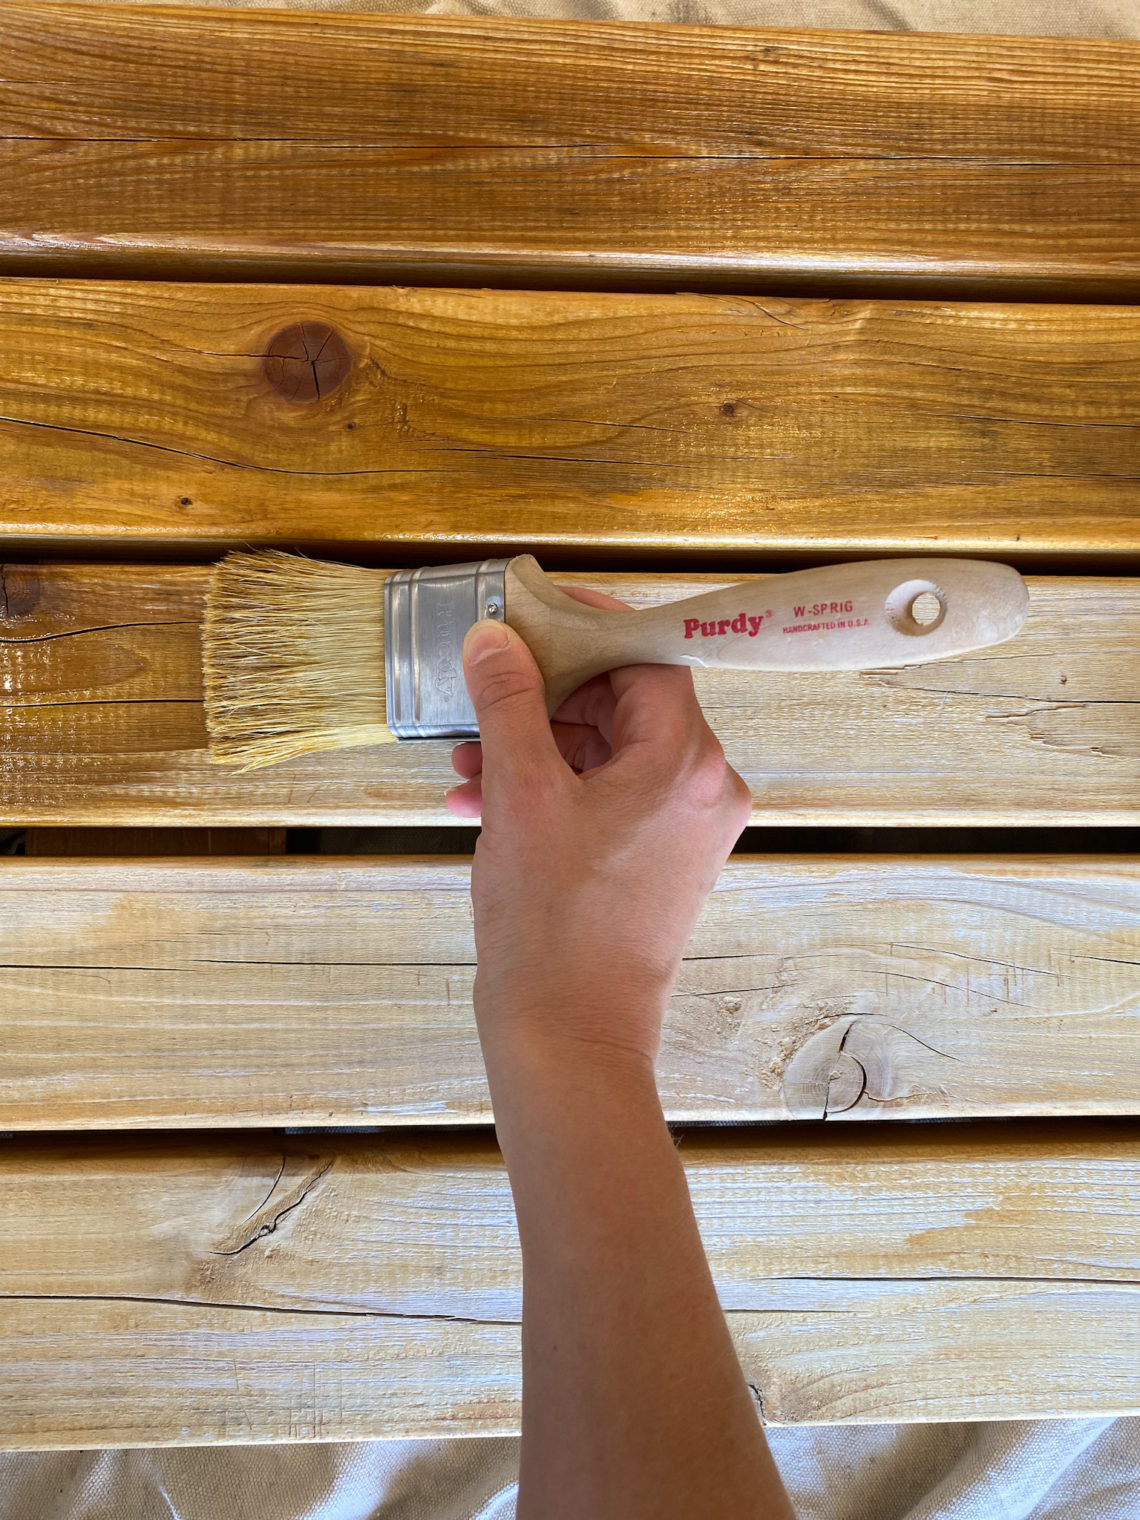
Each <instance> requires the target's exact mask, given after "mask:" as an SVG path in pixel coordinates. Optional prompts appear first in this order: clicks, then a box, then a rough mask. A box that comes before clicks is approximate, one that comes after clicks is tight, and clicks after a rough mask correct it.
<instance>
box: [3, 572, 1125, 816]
mask: <svg viewBox="0 0 1140 1520" xmlns="http://www.w3.org/2000/svg"><path fill="white" fill-rule="evenodd" d="M206 575H207V571H206V570H205V569H204V568H201V567H189V566H182V567H166V568H155V567H144V566H127V565H109V566H108V565H76V566H59V565H55V566H52V565H45V566H40V567H37V566H34V565H26V566H9V567H6V568H5V569H4V570H3V572H2V577H0V585H2V586H3V588H4V589H3V600H2V603H0V605H2V607H3V609H4V615H3V616H2V617H0V715H2V717H0V797H2V798H3V801H2V802H0V816H2V817H3V818H4V819H5V820H6V821H8V822H12V823H21V822H22V823H29V824H90V825H112V824H138V825H149V826H160V825H168V826H169V825H181V824H187V825H199V826H214V827H220V826H223V825H237V826H246V825H253V826H270V827H272V826H284V825H289V824H294V825H298V824H311V825H318V824H329V825H332V824H379V823H392V824H409V825H421V824H428V825H433V824H452V823H456V822H457V820H456V819H454V818H453V817H452V815H451V814H450V813H449V812H448V811H447V809H446V805H445V803H444V792H445V790H446V788H447V787H448V786H450V785H453V784H454V782H455V780H456V777H455V773H454V771H453V770H452V768H451V761H450V757H451V751H452V746H451V745H450V744H449V743H447V742H435V741H419V742H406V743H402V744H388V745H383V746H380V747H379V748H377V749H375V750H347V751H341V752H339V753H331V754H328V753H326V754H320V755H312V756H306V757H304V758H302V759H298V760H295V761H289V762H287V763H285V764H283V765H280V766H276V767H272V768H269V769H266V770H262V771H257V772H253V773H251V774H248V775H241V774H238V773H235V772H233V771H231V770H229V769H227V768H225V767H222V766H217V765H214V764H212V763H210V761H209V759H208V757H207V754H206V751H205V748H204V745H205V728H204V721H203V714H202V704H201V649H200V633H199V625H200V619H201V612H202V596H203V589H204V585H205V580H206ZM737 578H739V579H741V580H744V579H750V578H751V577H748V576H743V575H742V576H740V577H737ZM732 579H734V577H725V576H720V577H713V576H703V577H698V576H688V577H685V576H668V575H635V574H628V575H621V574H590V575H586V574H571V573H566V574H560V575H559V576H558V580H559V581H561V582H563V583H565V584H583V585H592V586H598V587H600V588H602V589H603V590H606V591H609V592H610V593H612V594H613V595H615V596H617V597H619V598H621V599H622V600H624V601H626V602H627V603H628V604H629V605H631V606H643V605H644V606H648V605H652V604H654V603H656V602H658V601H662V600H667V599H669V598H677V597H683V596H688V595H696V594H697V593H699V592H701V591H705V590H709V589H712V588H713V587H714V586H719V585H724V584H726V583H727V582H728V581H730V580H732ZM1028 584H1029V588H1030V612H1029V616H1028V618H1027V621H1026V624H1025V627H1024V628H1023V629H1022V631H1021V632H1020V633H1019V634H1018V635H1017V637H1016V638H1015V639H1012V640H1009V641H1008V642H1006V643H1004V644H1001V645H998V646H996V647H995V648H993V649H992V650H982V651H980V652H979V653H978V654H976V655H972V656H966V657H965V658H963V659H960V660H946V661H939V662H936V663H934V664H930V665H917V666H911V667H903V668H900V669H896V670H880V671H868V672H859V671H836V672H824V673H817V674H802V673H788V672H785V673H783V674H781V673H779V672H771V673H764V674H758V673H755V672H748V671H719V672H717V671H712V670H707V671H697V672H696V673H695V680H696V689H697V694H698V696H699V697H700V699H701V702H702V705H703V706H704V709H705V712H706V714H707V715H708V718H709V721H710V723H711V724H712V726H713V728H714V729H715V731H716V732H717V734H718V735H719V737H720V739H721V741H722V742H723V744H724V747H725V752H726V754H727V755H728V758H729V760H730V762H731V763H732V764H733V765H734V766H735V767H736V768H737V769H738V770H739V771H740V772H741V774H742V775H743V776H744V778H745V780H746V781H747V782H748V783H749V785H750V786H751V787H752V790H753V794H754V796H755V801H756V805H755V810H754V813H753V818H752V821H753V823H755V824H772V825H778V824H842V825H860V824H866V825H872V824H885V825H891V826H900V825H904V824H911V823H913V824H934V823H937V824H954V823H958V824H970V825H974V826H983V825H987V824H1022V823H1024V824H1093V823H1099V824H1129V823H1135V822H1137V820H1138V816H1140V813H1138V806H1137V799H1138V798H1140V700H1138V699H1140V660H1137V658H1136V649H1137V647H1138V645H1140V582H1137V581H1135V580H1128V579H1113V578H1103V579H1102V578H1090V577H1074V578H1062V577H1030V578H1029V580H1028ZM458 821H462V820H458Z"/></svg>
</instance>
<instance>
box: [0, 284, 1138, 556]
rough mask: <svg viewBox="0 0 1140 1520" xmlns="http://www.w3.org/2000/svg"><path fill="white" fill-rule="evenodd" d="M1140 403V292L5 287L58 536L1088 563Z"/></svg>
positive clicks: (10, 431) (36, 510)
mask: <svg viewBox="0 0 1140 1520" xmlns="http://www.w3.org/2000/svg"><path fill="white" fill-rule="evenodd" d="M297 328H301V329H302V330H303V332H302V337H301V339H300V341H299V343H298V341H297V340H292V341H290V342H288V343H287V342H286V341H285V340H283V339H282V337H281V335H282V334H288V333H289V332H290V330H295V329H297ZM282 347H290V349H291V350H292V349H296V351H297V352H298V353H300V352H302V351H304V350H305V349H306V348H308V350H309V351H310V352H311V353H312V355H313V357H314V358H316V357H317V356H318V355H321V356H322V357H321V360H320V364H319V365H318V367H317V371H314V369H313V366H312V365H310V364H309V363H307V362H304V361H302V360H301V359H300V358H295V359H288V360H279V359H274V358H272V357H271V355H272V354H275V353H276V352H277V351H278V350H279V349H281V348H282ZM314 374H316V379H315V380H314ZM302 382H304V385H302ZM305 386H307V389H306V388H305ZM318 391H319V394H318ZM1138 412H1140V311H1138V310H1137V309H1136V308H1135V307H1120V306H1117V307H1098V306H1072V305H1069V306H1062V305H1057V306H1048V305H1040V304H1034V305H1029V304H1019V305H1001V304H995V303H986V304H981V303H977V302H973V303H963V304H960V305H948V304H946V303H945V302H929V301H928V302H921V301H907V302H898V301H895V302H887V301H867V300H845V301H836V300H806V299H793V300H787V299H783V298H781V297H779V296H776V295H769V296H766V297H764V298H763V299H760V298H749V297H744V296H739V295H731V296H729V295H678V294H672V295H645V294H641V295H619V294H613V293H602V294H590V293H585V292H563V293H559V294H550V293H535V292H509V291H495V290H467V291H463V290H427V289H413V290H404V289H390V288H380V289H367V288H365V289H358V288H336V287H334V286H328V285H313V286H305V287H296V288H281V287H276V286H257V285H246V286H239V285H222V286H218V285H202V284H198V285H195V284H168V283H165V282H159V283H157V284H148V283H146V282H141V283H129V282H116V281H56V280H39V279H12V280H8V281H5V282H4V283H3V284H2V285H0V473H2V475H3V478H4V481H5V488H4V492H3V497H2V500H0V532H2V533H4V534H5V535H7V536H8V537H9V540H10V542H14V543H16V544H19V543H23V544H25V545H27V546H28V547H29V548H30V550H31V552H33V553H35V554H39V553H41V552H43V549H44V547H45V546H60V547H64V546H71V547H72V548H79V552H89V546H90V545H91V544H92V543H94V542H96V541H101V542H103V543H104V544H112V545H113V544H120V543H121V544H129V545H148V546H151V547H152V548H153V547H156V546H177V545H185V544H193V545H196V546H197V547H198V548H200V549H209V550H211V551H215V550H221V549H224V548H226V547H229V546H230V545H232V544H233V543H235V542H236V543H243V544H301V543H308V544H315V543H324V544H326V545H328V544H339V545H342V546H356V547H357V548H367V547H369V546H377V548H378V546H381V545H390V546H399V547H401V548H407V549H409V550H419V551H421V552H422V549H423V546H425V545H429V544H438V545H441V546H442V545H446V546H447V547H448V550H449V551H450V552H452V553H455V552H456V551H457V550H461V549H462V548H463V547H464V546H468V545H470V546H471V550H470V552H471V553H472V554H473V555H481V554H488V553H494V552H515V551H518V550H520V549H523V550H531V551H535V552H538V553H541V552H542V549H543V548H544V547H546V546H552V547H558V548H560V549H568V548H571V547H573V546H576V545H580V546H582V547H583V548H588V549H592V550H595V551H597V550H603V549H604V550H605V551H607V552H609V553H610V554H613V553H615V552H618V551H622V550H636V549H637V548H642V549H644V550H646V551H647V552H649V553H654V554H660V553H662V552H667V551H673V552H675V554H676V555H677V556H678V558H680V557H681V556H684V557H685V558H686V559H688V561H689V565H686V566H685V568H689V567H690V566H691V567H692V568H696V567H697V563H698V560H699V558H700V557H703V556H706V555H708V554H713V553H718V554H721V555H722V556H723V555H724V554H725V553H726V552H731V553H733V554H734V555H736V556H738V557H741V559H744V558H745V557H752V558H753V560H754V561H755V558H756V557H757V556H760V555H764V556H769V557H770V556H772V555H775V554H788V553H791V554H798V555H801V556H802V555H803V554H805V553H808V552H810V551H812V550H813V549H814V550H818V551H821V552H823V553H825V554H827V555H829V556H832V557H834V556H837V555H840V554H842V553H844V552H851V553H854V554H856V555H866V554H868V553H878V552H896V551H897V552H901V553H914V552H915V551H916V549H919V548H921V549H922V550H923V551H929V550H934V551H938V552H946V553H950V552H952V553H983V554H986V555H987V556H988V557H1001V556H1004V555H1012V556H1014V557H1016V558H1017V559H1018V560H1019V562H1020V561H1023V560H1024V559H1025V557H1026V556H1037V557H1040V556H1054V557H1062V556H1063V559H1064V567H1065V568H1066V569H1067V570H1072V569H1073V568H1074V567H1075V566H1074V562H1077V563H1079V561H1080V558H1081V557H1086V558H1087V557H1089V556H1094V557H1096V558H1097V559H1098V561H1099V560H1104V559H1105V558H1106V557H1111V556H1125V555H1134V554H1136V553H1137V552H1140V464H1138V459H1140V450H1138V442H1140V424H1138V423H1137V415H1138ZM11 552H12V550H11V549H9V553H11Z"/></svg>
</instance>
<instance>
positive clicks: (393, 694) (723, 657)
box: [203, 549, 1029, 770]
mask: <svg viewBox="0 0 1140 1520" xmlns="http://www.w3.org/2000/svg"><path fill="white" fill-rule="evenodd" d="M1028 605H1029V597H1028V592H1027V590H1026V586H1025V582H1024V581H1023V580H1022V578H1021V576H1020V575H1019V574H1018V573H1017V571H1016V570H1014V569H1013V568H1012V567H1011V566H1009V565H1002V564H995V563H993V562H992V561H987V560H968V559H938V558H933V557H931V558H921V559H887V560H862V561H858V562H855V563H851V564H841V565H822V566H819V567H818V568H815V569H810V570H796V571H792V572H790V573H788V574H783V575H767V576H763V577H761V578H758V579H756V580H751V581H744V582H738V583H735V584H732V585H727V586H722V587H719V588H718V589H717V590H714V591H709V592H706V593H704V594H703V595H701V596H694V597H687V598H685V599H683V600H681V601H673V602H664V603H662V604H660V605H658V606H654V607H647V608H644V609H642V610H641V611H636V612H633V611H626V610H620V611H619V610H616V609H615V610H611V609H608V608H600V607H588V606H586V605H584V604H583V603H582V602H578V601H575V600H574V598H573V597H570V596H567V595H566V593H565V592H563V591H561V590H559V588H558V587H557V586H556V585H555V584H554V583H553V581H551V580H550V578H549V577H548V576H547V575H546V573H545V572H544V571H543V570H542V568H541V567H540V565H539V564H538V561H537V560H536V559H534V558H533V556H532V555H529V554H521V555H517V556H515V557H514V558H512V559H493V560H482V561H479V562H477V563H474V564H464V565H438V566H432V567H428V568H425V569H419V570H397V571H383V570H368V569H364V568H362V567H361V566H359V565H343V564H333V563H330V562H328V561H324V560H313V559H308V558H306V557H305V556H303V555H298V554H289V553H284V552H282V551H280V550H275V549H262V550H251V551H237V552H235V553H232V554H229V555H227V556H226V557H225V559H223V560H221V561H220V562H219V563H218V564H217V565H215V567H214V569H213V572H212V574H211V578H210V584H209V588H208V590H207V594H206V617H205V629H204V658H203V667H204V677H205V694H206V723H207V728H208V730H209V735H210V753H211V756H212V758H213V759H215V760H217V761H219V762H221V763H223V764H229V765H235V766H238V767H240V768H241V769H243V770H254V769H257V768H258V767H260V766H264V765H274V764H276V763H277V762H279V761H281V760H287V759H290V758H291V757H292V756H295V755H303V754H306V753H308V752H310V751H313V750H324V749H340V748H344V747H346V746H349V745H360V744H382V743H384V742H386V741H388V740H391V739H470V738H477V737H478V734H479V728H478V724H477V722H476V720H475V713H474V709H473V708H472V706H471V701H470V698H469V697H468V695H467V688H466V685H465V683H464V679H463V665H462V658H461V650H462V646H463V637H464V635H465V634H466V632H467V630H468V628H469V627H470V626H471V625H472V624H473V623H475V622H477V621H479V619H481V618H485V617H490V618H497V619H499V620H501V621H505V622H507V623H509V624H510V626H511V627H512V628H514V629H515V630H516V631H517V632H518V633H519V634H521V635H522V637H523V639H524V640H525V641H526V643H527V644H528V645H529V647H530V649H531V652H532V653H533V655H534V657H535V660H536V662H537V664H538V667H539V669H540V670H541V671H542V675H543V679H544V681H545V683H546V695H547V710H548V712H549V713H550V714H551V715H553V714H554V713H555V712H556V711H557V709H558V708H559V706H560V705H561V704H562V702H564V701H565V699H566V698H567V697H568V696H569V695H570V694H571V692H573V691H575V690H576V689H577V688H578V687H579V686H580V685H581V684H582V683H583V682H584V681H588V680H589V679H590V678H591V677H592V676H595V675H598V674H600V673H601V672H603V671H607V670H613V669H616V668H617V667H619V666H622V665H635V664H642V663H651V664H663V665H691V666H699V667H707V668H712V667H721V668H730V669H737V670H757V671H760V670H804V671H807V670H870V669H878V668H881V667H884V666H898V665H915V664H924V663H927V662H929V661H931V660H942V659H948V658H951V657H953V656H955V655H962V654H968V653H969V652H970V651H971V650H974V649H982V648H985V647H986V646H988V645H991V644H999V643H1001V642H1003V641H1004V640H1005V639H1009V638H1012V637H1013V636H1014V635H1015V634H1016V633H1017V631H1018V630H1019V629H1020V627H1021V625H1022V623H1023V622H1024V621H1025V615H1026V611H1027V609H1028Z"/></svg>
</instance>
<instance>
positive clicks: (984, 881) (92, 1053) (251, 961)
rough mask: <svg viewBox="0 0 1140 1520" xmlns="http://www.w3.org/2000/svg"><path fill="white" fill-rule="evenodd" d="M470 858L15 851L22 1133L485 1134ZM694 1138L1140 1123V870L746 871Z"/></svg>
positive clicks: (712, 974) (697, 1052)
mask: <svg viewBox="0 0 1140 1520" xmlns="http://www.w3.org/2000/svg"><path fill="white" fill-rule="evenodd" d="M469 883H470V863H469V861H467V860H457V859H451V860H446V859H443V860H441V859H435V860H431V859H403V858H400V859H387V860H368V859H361V858H351V857H350V858H342V859H338V860H330V859H321V858H296V857H294V858H282V859H279V860H276V861H269V860H265V861H252V860H251V861H248V862H239V861H222V860H218V861H212V862H208V863H206V862H203V863H197V862H191V861H185V862H183V861H176V860H168V861H155V862H143V861H131V862H129V863H120V862H115V861H95V860H92V861H88V862H75V863H71V862H69V863H66V864H64V863H56V862H53V863H48V862H44V861H37V862H27V861H19V860H10V861H7V862H4V861H0V945H2V947H3V949H2V952H0V955H2V962H3V963H2V964H0V1001H2V1003H3V1006H4V1081H3V1083H2V1084H0V1127H4V1128H35V1129H60V1128H64V1127H80V1128H91V1127H93V1126H94V1127H103V1126H106V1127H110V1126H117V1127H122V1126H125V1125H137V1126H150V1125H180V1126H183V1125H184V1126H193V1125H214V1126H217V1125H227V1126H229V1125H258V1124H274V1125H288V1124H330V1123H331V1124H353V1123H355V1124H359V1123H362V1122H382V1123H385V1124H388V1125H393V1124H419V1125H423V1124H459V1123H488V1122H490V1120H491V1119H492V1112H491V1106H490V1100H489V1097H488V1093H487V1087H486V1079H485V1074H484V1069H483V1061H482V1056H481V1053H480V1049H479V1041H478V1036H477V1033H476V1029H475V1023H474V1017H473V1014H472V1010H471V986H472V980H473V977H474V971H475V947H474V942H473V937H472V929H471V915H470V903H469ZM657 1080H658V1086H659V1090H660V1092H661V1098H662V1105H663V1107H664V1110H665V1114H666V1117H667V1118H669V1119H670V1120H674V1121H683V1120H689V1121H702V1120H706V1121H707V1120H717V1119H719V1120H724V1119H735V1120H753V1119H757V1120H770V1119H785V1118H788V1117H797V1118H822V1117H823V1116H824V1115H825V1114H826V1116H827V1117H828V1118H832V1119H835V1118H843V1119H882V1118H894V1117H899V1116H900V1115H905V1116H907V1117H918V1116H935V1117H942V1118H945V1117H955V1116H957V1117H966V1116H971V1115H985V1114H989V1115H1011V1114H1097V1113H1100V1114H1123V1113H1135V1112H1140V1096H1138V1094H1140V860H1138V859H1130V858H1127V857H1121V858H1117V859H1110V860H1107V861H1104V860H1098V859H1094V858H1090V857H1087V856H1085V857H1082V856H1068V857H1057V858H1051V857H1025V858H1013V859H1004V860H1003V859H997V858H983V857H973V858H970V857H959V858H954V857H938V856H932V857H925V858H917V859H910V860H908V859H902V858H897V859H896V858H890V857H872V858H860V857H858V856H848V857H834V858H826V857H811V856H798V857H797V856H788V857H784V858H776V859H770V858H766V857H759V856H755V857H750V856H735V857H733V858H732V859H731V860H730V861H729V862H728V864H727V865H726V867H725V869H724V871H723V872H722V873H721V876H720V879H719V881H718V882H717V885H716V887H715V889H714V890H713V892H712V894H711V896H710V897H709V899H708V900H707V902H706V905H705V907H704V910H703V911H702V914H701V917H700V919H699V921H698V924H697V927H696V930H695V931H694V934H693V938H692V940H691V942H690V944H689V946H688V950H687V953H686V959H685V961H684V963H683V965H682V967H681V971H680V975H679V977H678V981H677V986H676V990H675V993H674V996H673V999H672V1002H671V1004H670V1007H669V1010H668V1013H667V1015H666V1019H665V1025H664V1030H663V1037H662V1046H661V1052H660V1055H659V1058H658V1062H657Z"/></svg>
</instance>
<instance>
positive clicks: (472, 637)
mask: <svg viewBox="0 0 1140 1520" xmlns="http://www.w3.org/2000/svg"><path fill="white" fill-rule="evenodd" d="M463 675H464V677H465V679H466V681H467V691H468V694H469V696H470V697H471V704H472V706H473V707H474V709H475V716H476V718H477V719H478V721H479V738H480V741H481V743H482V745H483V781H484V786H485V785H486V781H487V777H488V775H489V776H491V777H492V778H495V777H500V776H501V777H502V778H503V779H504V780H506V781H507V782H508V783H509V782H510V781H512V780H514V779H517V778H518V777H520V776H521V775H523V774H525V773H527V772H533V771H534V769H535V768H536V767H542V768H545V767H547V766H552V765H554V764H555V763H558V764H561V760H562V757H561V754H560V753H559V750H558V745H557V744H556V743H555V739H554V734H553V733H552V731H551V728H550V718H549V717H548V715H547V712H546V684H545V682H544V681H543V679H542V672H541V671H540V670H539V668H538V666H537V664H536V663H535V659H534V656H533V655H532V654H531V652H530V650H529V649H528V648H527V646H526V644H525V642H524V641H523V639H522V638H521V637H520V635H519V634H517V633H516V632H515V630H514V629H513V628H511V627H509V626H508V625H507V624H506V623H500V622H497V621H496V620H495V619H494V618H482V619H481V620H480V621H479V622H478V623H473V624H472V626H471V627H470V628H469V629H468V630H467V637H466V638H465V639H464V640H463ZM492 784H494V780H493V779H492Z"/></svg>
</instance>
